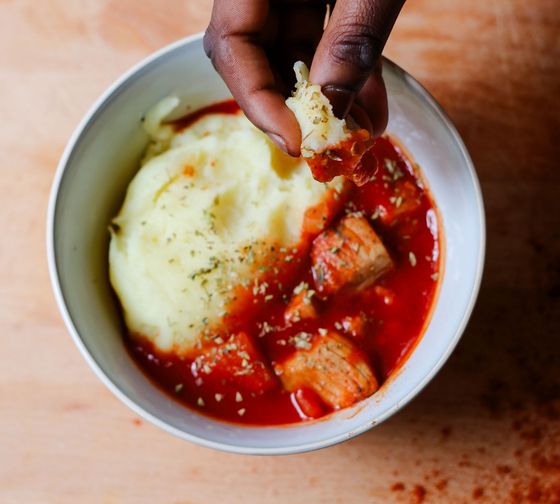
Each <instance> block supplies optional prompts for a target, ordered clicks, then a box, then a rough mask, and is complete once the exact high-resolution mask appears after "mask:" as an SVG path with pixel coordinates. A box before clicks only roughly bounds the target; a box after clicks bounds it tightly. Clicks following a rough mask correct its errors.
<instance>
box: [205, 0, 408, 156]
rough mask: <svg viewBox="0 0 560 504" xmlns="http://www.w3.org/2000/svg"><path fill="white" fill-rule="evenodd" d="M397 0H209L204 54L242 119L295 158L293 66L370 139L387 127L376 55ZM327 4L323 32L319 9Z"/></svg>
mask: <svg viewBox="0 0 560 504" xmlns="http://www.w3.org/2000/svg"><path fill="white" fill-rule="evenodd" d="M403 3H404V0H338V1H336V3H335V2H328V1H325V0H235V1H231V0H215V2H214V8H213V11H212V19H211V21H210V25H209V26H208V29H207V31H206V34H205V36H204V49H205V51H206V53H207V54H208V56H209V57H210V58H211V60H212V63H213V64H214V66H215V68H216V69H217V71H218V72H219V73H220V75H221V76H222V78H223V79H224V81H225V82H226V84H227V86H228V87H229V89H230V91H231V93H232V94H233V96H234V98H235V99H236V100H237V102H238V103H239V105H240V107H241V108H242V109H243V111H244V112H245V114H246V115H247V117H248V118H249V119H250V120H251V121H252V122H253V123H254V124H255V125H256V126H257V127H259V128H260V129H262V130H263V131H264V132H265V133H267V134H268V135H269V136H270V138H271V139H272V140H273V141H274V142H275V143H276V144H278V145H279V146H280V147H281V148H282V149H283V150H285V151H286V152H288V153H289V154H291V155H293V156H297V155H299V152H300V144H301V133H300V129H299V126H298V123H297V121H296V118H295V116H294V115H293V114H292V112H291V111H290V110H289V109H288V107H287V106H286V104H285V97H286V96H287V95H288V94H289V92H290V90H291V88H292V83H293V82H294V74H293V64H294V62H296V61H298V60H301V61H303V62H305V63H306V64H307V65H308V66H311V73H310V81H311V82H312V83H314V84H320V85H321V86H322V89H323V92H324V94H325V95H326V96H327V97H328V98H329V100H330V102H331V103H332V105H333V108H334V111H335V114H336V115H337V116H339V117H345V116H346V115H347V114H348V113H350V114H351V115H352V117H353V118H354V119H355V120H356V121H357V122H358V123H359V124H360V126H361V127H363V128H366V129H368V130H369V131H370V132H371V133H372V134H373V135H375V136H378V135H380V134H381V133H382V132H383V130H384V129H385V126H386V125H387V94H386V91H385V84H384V82H383V77H382V75H381V60H380V57H381V52H382V50H383V47H384V45H385V42H386V40H387V38H388V36H389V33H390V32H391V29H392V27H393V24H394V23H395V20H396V18H397V16H398V13H399V12H400V9H401V7H402V5H403ZM329 4H334V8H333V9H332V14H331V16H330V20H329V22H328V24H327V27H326V29H325V30H324V31H323V24H324V21H325V13H326V8H327V5H329Z"/></svg>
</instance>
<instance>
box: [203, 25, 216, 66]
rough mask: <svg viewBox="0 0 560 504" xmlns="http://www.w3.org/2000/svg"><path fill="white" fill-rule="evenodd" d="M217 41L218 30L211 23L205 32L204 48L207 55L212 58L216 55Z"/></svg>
mask: <svg viewBox="0 0 560 504" xmlns="http://www.w3.org/2000/svg"><path fill="white" fill-rule="evenodd" d="M215 41H216V31H215V29H214V27H213V26H212V25H211V24H210V25H209V26H208V28H207V29H206V32H205V33H204V37H203V39H202V47H203V48H204V52H205V53H206V56H208V58H210V59H211V60H214V55H215V50H214V48H215V45H216V43H215Z"/></svg>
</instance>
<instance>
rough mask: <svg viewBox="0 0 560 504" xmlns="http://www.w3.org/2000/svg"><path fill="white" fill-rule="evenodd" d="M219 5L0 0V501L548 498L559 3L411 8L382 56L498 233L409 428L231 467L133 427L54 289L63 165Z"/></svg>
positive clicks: (555, 388) (553, 413)
mask: <svg viewBox="0 0 560 504" xmlns="http://www.w3.org/2000/svg"><path fill="white" fill-rule="evenodd" d="M442 5H444V7H442ZM210 8H211V2H210V0H200V1H195V0H193V1H189V0H167V1H158V0H143V1H135V0H82V1H80V0H73V1H70V0H0V187H1V189H2V192H1V196H0V209H1V211H0V229H2V232H3V237H2V239H1V240H0V327H1V328H2V332H1V336H0V338H1V340H0V341H1V345H0V356H1V361H0V362H1V364H0V502H1V503H11V502H17V503H34V502H40V503H43V502H48V503H50V502H53V503H59V502H60V503H65V502H72V503H74V502H79V503H89V502H95V503H97V502H101V503H120V502H135V503H140V502H158V503H159V502H162V503H184V504H186V503H193V504H194V503H197V504H198V503H216V502H224V503H247V502H250V503H252V502H255V503H256V502H267V503H284V502H289V503H290V504H297V503H305V504H309V503H315V502H322V503H323V502H325V503H329V502H341V503H347V502H352V503H354V502H367V503H375V504H385V503H419V502H425V503H437V502H442V503H453V504H455V503H471V502H488V503H490V502H491V503H510V502H511V503H517V502H519V503H521V502H523V503H524V502H528V503H536V502H543V503H558V502H560V420H559V414H560V399H559V398H560V329H559V327H560V164H559V159H560V147H559V145H560V136H559V127H560V6H559V5H558V2H557V0H535V1H532V2H527V1H526V0H523V1H522V0H469V1H464V0H448V1H446V2H441V1H439V0H414V1H410V2H409V4H408V5H407V6H406V7H405V9H404V11H403V13H402V15H401V17H400V18H399V20H398V23H397V27H396V29H395V31H394V33H393V35H392V37H391V40H390V42H389V44H388V47H387V50H386V54H387V55H388V56H389V57H391V58H393V59H394V60H395V61H397V62H398V63H399V64H401V65H402V66H403V67H404V68H405V69H407V70H408V71H410V72H411V73H412V74H413V75H415V76H416V77H417V78H418V79H419V80H420V81H421V82H422V83H423V84H424V85H425V86H426V87H427V88H428V90H430V91H431V92H432V93H433V94H434V95H435V97H436V98H437V99H438V100H439V101H440V102H441V103H442V104H443V106H444V107H445V108H446V109H447V111H448V112H449V114H450V115H451V117H452V119H453V120H454V121H455V123H456V125H457V127H458V129H459V131H460V132H461V134H462V135H463V137H464V139H465V142H466V144H467V146H468V148H469V150H470V152H471V154H472V157H473V159H474V162H475V164H476V167H477V170H478V173H479V176H480V179H481V183H482V189H483V192H484V197H485V202H486V212H487V219H488V252H487V260H486V270H485V276H484V281H483V285H482V290H481V293H480V297H479V301H478V304H477V306H476V309H475V312H474V315H473V317H472V320H471V323H470V325H469V327H468V330H467V331H466V333H465V335H464V336H463V339H462V341H461V343H460V345H459V346H458V348H457V350H456V351H455V353H454V354H453V356H452V357H451V359H450V360H449V362H448V363H447V365H446V366H445V367H444V369H443V370H442V371H441V372H440V373H439V374H438V376H437V377H436V378H435V379H434V380H433V382H432V383H431V384H430V385H429V386H428V387H427V388H426V389H425V390H424V391H423V392H422V393H421V394H420V396H419V397H417V398H416V399H415V400H414V401H413V402H412V403H411V404H410V405H409V406H408V407H407V408H406V409H405V410H403V411H402V412H400V413H399V414H398V415H396V416H395V417H393V418H392V419H391V420H389V421H387V422H386V423H384V424H382V425H381V426H379V427H378V428H375V429H374V430H372V431H370V432H368V433H366V434H364V435H362V436H360V437H359V438H357V439H354V440H352V441H350V442H346V443H344V444H342V445H339V446H336V447H333V448H329V449H325V450H322V451H319V452H314V453H309V454H305V455H298V456H287V457H249V456H237V455H230V454H224V453H220V452H216V451H212V450H209V449H205V448H201V447H198V446H194V445H191V444H189V443H187V442H184V441H180V440H179V439H175V438H174V437H172V436H170V435H169V434H166V433H164V432H162V431H160V430H158V429H157V428H155V427H153V426H151V425H149V424H146V423H145V422H143V421H141V420H140V419H139V418H138V417H137V416H136V415H135V414H133V413H132V412H131V411H129V410H128V408H126V407H125V406H124V405H123V404H121V403H120V402H119V401H118V400H117V399H116V398H115V397H113V395H112V394H111V393H110V392H109V391H108V390H107V389H106V388H105V387H104V386H103V385H102V384H101V383H100V381H99V380H98V379H97V378H96V377H95V376H94V374H93V373H92V371H91V370H90V369H89V367H88V366H87V365H86V363H85V361H84V360H83V358H82V357H81V356H80V354H79V353H78V351H77V349H76V348H75V347H74V344H73V343H72V341H71V339H70V336H69V335H68V334H67V332H66V330H65V328H64V326H63V324H62V321H61V318H60V316H59V314H58V310H57V308H56V306H55V302H54V299H53V295H52V293H51V288H50V284H49V279H48V275H47V265H46V254H45V245H44V235H45V230H44V228H45V212H46V206H47V197H48V192H49V187H50V184H51V180H52V178H53V175H54V171H55V167H56V164H57V161H58V158H59V156H60V154H61V152H62V149H63V147H64V145H65V143H66V141H67V139H68V138H69V135H70V133H71V131H72V130H73V128H74V127H75V125H76V124H77V122H78V120H79V119H80V118H81V117H82V115H83V114H84V113H85V111H86V109H87V108H88V107H89V106H90V104H91V103H92V101H93V100H94V99H95V98H96V97H97V96H98V95H99V94H100V93H101V92H102V91H103V90H104V89H105V87H106V86H107V85H108V84H110V83H111V82H112V81H113V80H114V79H115V78H117V77H118V76H119V75H120V74H121V73H122V72H123V71H124V70H126V69H127V68H129V67H130V66H131V65H132V64H134V63H136V62H137V61H139V60H140V59H141V58H142V57H144V56H145V55H147V54H149V53H150V52H152V51H154V50H155V49H158V48H160V47H161V46H163V45H165V44H167V43H169V42H172V41H173V40H175V39H177V38H179V37H182V36H184V35H187V34H190V33H194V32H197V31H200V30H203V29H204V28H205V25H206V23H207V22H208V18H209V13H210Z"/></svg>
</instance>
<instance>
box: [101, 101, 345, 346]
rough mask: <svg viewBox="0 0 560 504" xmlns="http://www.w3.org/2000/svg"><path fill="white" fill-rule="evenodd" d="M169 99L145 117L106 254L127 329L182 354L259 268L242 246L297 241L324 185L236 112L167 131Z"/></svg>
mask: <svg viewBox="0 0 560 504" xmlns="http://www.w3.org/2000/svg"><path fill="white" fill-rule="evenodd" d="M177 103H178V101H177V100H173V99H166V100H165V101H164V102H162V103H160V104H158V105H157V106H156V107H155V108H154V110H153V111H152V112H151V113H149V114H147V116H146V120H145V122H144V124H145V128H146V130H147V131H148V133H149V134H150V136H151V137H152V139H153V141H152V145H151V146H150V149H149V150H151V153H152V155H153V157H151V158H146V159H147V160H146V161H145V164H144V165H143V166H142V168H141V169H140V171H139V172H138V173H137V175H136V176H135V177H134V179H133V180H132V182H131V183H130V185H129V187H128V191H127V194H126V198H125V201H124V204H123V206H122V208H121V210H120V212H119V214H118V215H117V217H116V218H115V219H114V220H113V226H112V230H111V243H110V248H109V263H110V279H111V282H112V285H113V287H114V289H115V291H116V293H117V295H118V297H119V299H120V301H121V304H122V307H123V312H124V317H125V322H126V324H127V327H128V329H129V331H130V332H131V333H132V334H137V335H141V336H143V337H147V338H148V339H150V340H151V341H152V342H153V343H154V344H155V345H156V347H157V348H159V349H160V350H163V351H174V352H176V353H178V354H186V353H188V352H189V351H190V350H192V349H193V348H194V347H195V346H196V344H197V341H199V340H200V337H201V333H202V331H204V330H205V329H207V328H208V327H212V325H213V324H215V323H217V322H219V320H220V318H221V317H222V316H223V314H224V313H223V312H224V311H225V310H227V308H228V304H229V303H230V301H232V299H231V297H232V293H233V289H234V287H235V286H237V285H239V284H241V283H242V282H248V281H251V280H252V279H253V278H255V276H256V275H257V273H256V270H257V267H258V254H256V255H255V257H256V258H257V260H255V261H254V262H253V263H252V262H251V261H249V260H247V258H248V257H249V256H250V255H251V254H252V252H251V251H248V250H249V249H248V248H247V247H252V249H251V250H257V249H258V246H259V244H261V243H262V242H263V241H266V242H267V243H269V244H270V243H275V244H278V245H279V246H285V247H293V246H295V245H296V244H297V243H298V242H299V240H300V234H301V228H302V222H303V217H304V213H305V210H306V209H307V208H308V207H309V206H313V205H315V204H317V203H319V202H320V201H321V199H322V197H323V195H324V194H325V191H327V187H328V186H326V185H325V184H321V183H319V182H316V181H315V180H313V178H312V176H311V174H310V172H309V169H308V167H307V165H306V163H305V162H304V161H303V160H301V159H294V158H291V157H289V156H288V155H285V154H284V153H283V152H281V151H280V150H279V149H278V148H276V147H275V145H274V144H273V143H272V142H271V141H269V139H268V137H267V136H266V135H264V134H263V133H261V132H260V131H258V130H257V129H256V128H255V127H254V126H253V125H252V124H251V123H250V122H249V121H248V120H247V119H246V118H245V116H244V115H243V114H241V113H239V114H211V115H206V116H203V117H202V118H201V119H199V120H197V121H196V122H195V123H194V124H192V125H191V126H190V127H188V128H186V129H185V130H184V131H182V132H180V133H177V134H174V133H173V131H172V129H170V126H169V125H165V124H163V125H162V120H163V119H164V118H165V116H166V115H167V114H168V113H169V112H171V111H172V109H173V108H174V107H175V106H176V105H177ZM159 150H163V152H161V153H159V154H156V153H157V152H158V151H159ZM334 184H335V187H339V186H340V185H341V180H340V179H338V180H337V181H335V182H334ZM332 186H333V184H331V187H332Z"/></svg>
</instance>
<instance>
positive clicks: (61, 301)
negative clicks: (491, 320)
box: [46, 32, 486, 455]
mask: <svg viewBox="0 0 560 504" xmlns="http://www.w3.org/2000/svg"><path fill="white" fill-rule="evenodd" d="M203 35H204V33H203V32H201V33H196V34H193V35H190V36H188V37H185V38H182V39H179V40H177V41H176V42H173V43H171V44H169V45H167V46H165V47H163V48H161V49H159V50H158V51H156V52H154V53H152V54H150V55H149V56H147V57H146V58H144V59H142V60H141V61H140V62H139V63H137V64H136V65H134V66H133V67H132V68H130V69H129V70H128V71H126V72H125V73H124V74H122V75H121V76H120V77H119V78H118V79H116V80H115V81H114V82H113V83H112V84H111V85H110V86H109V87H108V88H107V89H106V90H105V91H104V92H103V93H102V94H101V96H100V97H99V98H98V99H97V100H96V101H95V102H94V104H93V105H92V106H91V107H90V108H89V110H88V112H87V113H86V114H85V115H84V117H83V118H82V119H81V121H80V122H79V123H78V126H77V127H76V128H75V130H74V131H73V133H72V135H71V137H70V139H69V141H68V143H67V144H66V147H65V149H64V151H63V153H62V156H61V158H60V161H59V163H58V166H57V169H56V172H55V175H54V179H53V182H52V187H51V191H50V196H49V202H48V210H47V219H46V221H47V222H46V245H47V259H48V269H49V276H50V280H51V285H52V288H53V291H54V295H55V299H56V303H57V305H58V309H59V311H60V313H61V315H62V319H63V321H64V325H65V326H66V329H67V331H68V332H69V333H70V335H71V336H72V339H73V340H74V343H75V344H76V346H77V347H78V349H79V350H80V353H81V354H82V356H83V357H84V359H85V360H86V362H87V363H88V364H89V366H90V367H91V368H92V370H93V371H94V373H95V374H96V375H97V377H98V378H99V379H100V380H101V381H102V382H103V383H104V384H105V386H106V387H107V388H108V389H109V390H110V391H111V392H112V393H113V394H114V395H115V396H116V397H117V398H118V399H120V400H121V401H122V402H123V403H124V404H126V405H127V406H128V407H129V408H130V409H131V410H132V411H134V412H135V413H136V414H138V415H139V416H140V417H142V418H143V419H144V420H146V421H148V422H150V423H151V424H153V425H155V426H157V427H159V428H161V429H163V430H164V431H166V432H169V433H170V434H173V435H174V436H176V437H178V438H180V439H184V440H187V441H190V442H192V443H195V444H198V445H200V446H204V447H207V448H214V449H218V450H221V451H226V452H230V453H237V454H245V455H288V454H296V453H304V452H308V451H313V450H318V449H321V448H326V447H328V446H332V445H335V444H338V443H341V442H342V441H346V440H349V439H351V438H353V437H356V436H358V435H360V434H362V433H364V432H366V431H367V430H369V429H370V428H372V427H373V426H374V425H379V424H380V423H381V422H383V421H384V420H386V419H387V418H389V417H391V416H392V415H393V414H395V413H396V412H397V411H398V410H400V409H401V408H403V407H404V406H405V405H406V404H408V403H409V402H410V401H411V400H412V399H413V398H414V397H415V396H416V395H417V394H418V393H419V392H420V391H421V390H422V389H423V388H424V387H425V386H426V385H427V384H428V383H429V382H430V381H431V380H432V378H433V377H434V376H435V375H436V374H437V372H438V371H439V370H440V369H441V367H442V366H443V364H444V363H445V362H446V361H447V359H448V358H449V356H450V355H451V353H452V352H453V350H454V349H455V347H456V346H457V344H458V342H459V340H460V339H461V336H462V335H463V332H464V330H465V328H466V326H467V324H468V321H469V319H470V316H471V314H472V311H473V309H474V306H475V303H476V299H477V297H478V293H479V290H480V285H481V282H482V276H483V271H484V258H485V250H486V222H485V214H484V202H483V199H482V192H481V188H480V183H479V180H478V177H477V174H476V171H475V168H474V164H473V162H472V160H471V157H470V155H469V153H468V151H467V148H466V146H465V144H464V142H463V140H462V138H461V136H460V135H459V133H458V131H457V129H456V128H455V126H454V125H453V123H452V121H451V119H450V118H449V116H448V115H447V113H446V112H445V111H444V110H443V109H442V107H441V106H440V105H439V103H438V102H437V101H436V100H435V98H434V97H433V96H432V95H431V94H430V93H429V92H428V91H427V90H426V89H425V88H424V86H422V85H421V84H420V83H419V82H418V81H417V80H416V79H415V78H414V77H412V76H411V75H410V74H408V73H407V72H406V71H405V70H404V69H402V68H401V67H400V66H398V65H397V64H396V63H394V62H392V61H391V60H389V59H387V58H385V57H383V63H384V65H387V66H389V67H391V68H392V69H393V70H394V71H395V72H396V73H398V74H400V76H401V77H402V78H403V80H404V81H405V82H406V84H407V85H408V86H410V88H411V89H412V91H413V92H415V93H416V94H417V95H418V96H419V98H420V99H422V100H423V101H424V102H425V103H426V105H427V106H428V107H429V108H431V109H432V110H433V112H434V113H435V114H436V116H437V117H438V119H439V120H440V121H441V122H442V123H443V125H444V126H445V127H446V128H447V130H448V132H449V133H450V134H451V136H452V137H453V140H454V142H455V144H456V145H457V147H458V149H459V152H460V154H461V156H462V157H463V159H464V162H465V165H466V167H467V169H468V172H469V176H470V179H471V182H472V184H473V188H474V193H475V199H476V202H475V203H476V208H477V220H478V229H479V247H478V251H477V262H476V272H475V278H474V283H473V286H472V290H471V293H470V298H469V301H468V303H467V306H466V309H465V311H464V313H463V317H462V319H461V320H460V322H459V324H458V325H457V326H456V330H455V333H454V334H453V336H452V337H450V338H449V341H448V343H447V348H446V349H445V351H444V352H443V353H442V355H441V356H440V358H439V360H438V361H437V362H436V363H435V365H434V366H433V367H432V368H431V369H430V371H429V372H428V373H427V374H426V375H424V376H423V378H422V379H421V380H420V381H419V382H418V383H416V385H415V386H414V387H412V388H411V389H410V390H409V391H408V392H407V393H406V394H405V396H404V397H403V399H402V400H401V401H399V402H397V403H395V404H394V405H393V406H392V407H391V408H389V409H388V410H387V411H386V412H385V413H384V414H382V415H381V416H380V417H379V418H377V419H376V421H375V422H372V421H371V420H369V421H365V422H364V423H363V424H362V425H361V426H359V427H358V428H355V429H352V430H350V431H348V432H346V433H343V434H337V435H333V436H329V437H326V438H324V439H322V440H319V441H315V442H310V443H299V444H293V445H286V446H281V447H274V448H269V447H266V448H263V447H258V446H249V445H243V444H238V443H236V442H235V441H233V442H231V443H230V442H218V441H212V440H210V439H208V438H205V437H199V436H196V435H193V434H190V433H188V432H185V431H183V430H181V429H178V428H176V427H173V426H172V425H170V424H168V423H167V422H165V421H163V420H161V419H160V418H159V417H157V416H155V415H154V414H152V413H150V412H148V411H146V410H145V409H144V408H142V407H141V406H139V405H138V404H137V403H136V402H134V401H133V400H132V399H131V398H129V397H128V396H127V395H126V394H125V393H124V392H123V391H122V390H121V389H120V388H119V387H118V386H117V385H116V384H115V383H114V382H113V381H112V380H111V379H110V378H109V376H108V375H107V374H106V373H105V371H104V370H103V368H102V367H101V365H100V364H99V363H98V362H97V361H96V360H95V359H94V358H93V356H92V355H91V354H90V352H89V350H88V348H87V346H86V344H85V343H84V341H83V340H82V338H81V336H80V334H79V332H78V330H77V328H76V326H75V325H74V322H73V320H72V317H71V315H70V313H69V311H68V308H67V306H66V301H65V297H64V293H63V291H62V286H61V284H60V280H59V275H58V269H59V268H58V264H57V258H56V252H55V243H54V232H55V217H56V208H57V203H58V194H59V189H60V186H61V183H62V180H63V178H64V174H65V171H66V167H67V165H68V163H69V161H70V159H71V157H72V154H73V151H74V149H75V147H76V146H77V145H78V144H79V142H80V141H81V138H82V136H83V135H84V134H85V133H86V132H87V130H88V126H89V124H90V122H91V121H92V120H93V119H94V118H95V116H96V115H97V114H98V113H99V111H100V110H102V109H103V107H104V105H105V103H106V102H107V101H108V100H109V99H110V98H111V97H112V96H113V95H114V94H116V93H117V92H118V91H119V90H120V89H121V88H122V87H123V86H125V85H126V83H127V82H128V81H129V80H130V79H132V78H133V77H134V76H135V75H136V74H137V73H138V72H139V71H141V70H142V69H143V68H145V67H147V66H149V65H151V64H152V63H154V62H155V61H157V60H159V59H160V58H162V57H163V56H165V55H167V54H168V53H170V52H173V51H174V50H176V49H179V48H181V47H183V46H187V45H189V44H191V43H193V42H198V41H199V40H200V39H202V37H203ZM263 428H266V427H263Z"/></svg>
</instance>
